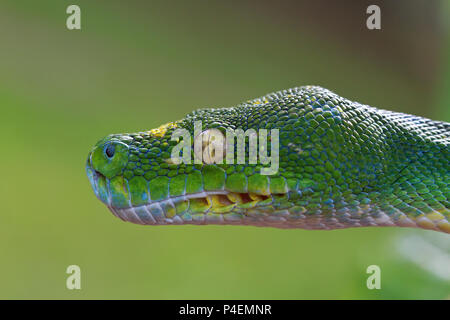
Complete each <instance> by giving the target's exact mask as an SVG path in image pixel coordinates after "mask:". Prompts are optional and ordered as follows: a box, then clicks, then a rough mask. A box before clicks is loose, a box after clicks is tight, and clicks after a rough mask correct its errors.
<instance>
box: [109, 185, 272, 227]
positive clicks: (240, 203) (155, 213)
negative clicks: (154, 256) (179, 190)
mask: <svg viewBox="0 0 450 320" xmlns="http://www.w3.org/2000/svg"><path fill="white" fill-rule="evenodd" d="M271 203H272V197H271V196H262V195H256V194H252V193H250V194H242V193H233V192H227V191H219V192H208V193H205V192H203V193H198V194H193V195H186V196H181V197H175V198H171V199H167V200H163V201H157V202H151V203H148V204H145V205H140V206H134V207H129V208H115V207H112V206H108V208H109V209H110V210H111V211H112V213H113V214H114V215H115V216H116V217H118V218H120V219H121V220H123V221H129V222H132V223H135V224H142V225H172V224H233V223H238V222H242V220H243V218H244V217H245V216H246V214H247V212H248V210H249V209H250V210H252V211H253V213H254V214H256V215H260V216H261V217H264V216H267V214H264V213H263V210H261V212H258V207H263V206H264V207H266V208H267V206H268V205H270V204H271Z"/></svg>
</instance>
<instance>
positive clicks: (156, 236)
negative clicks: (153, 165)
mask: <svg viewBox="0 0 450 320" xmlns="http://www.w3.org/2000/svg"><path fill="white" fill-rule="evenodd" d="M372 3H374V4H379V5H380V7H381V14H382V30H379V31H369V30H367V29H366V27H365V20H366V18H367V15H366V13H365V11H366V8H367V6H368V5H369V4H372ZM69 4H77V5H79V6H80V8H81V18H82V30H79V31H78V30H74V31H69V30H67V29H66V18H67V16H68V15H67V14H66V8H67V6H68V5H69ZM449 18H450V5H449V2H448V1H445V0H444V1H425V0H423V1H419V0H418V1H371V2H367V1H350V0H348V1H339V4H337V1H336V3H335V2H334V1H323V0H322V1H281V2H280V1H277V2H274V1H259V2H251V1H239V2H238V1H113V0H109V1H100V0H98V1H92V0H71V1H65V0H59V1H50V0H40V1H32V0H21V1H16V0H2V2H1V3H0V37H1V50H0V133H1V136H2V139H1V146H2V150H3V151H2V156H1V157H0V165H1V168H2V179H1V180H2V181H1V184H0V187H1V194H2V196H1V197H2V198H1V200H2V204H3V205H2V209H1V214H0V254H1V263H0V298H7V299H9V298H25V299H30V298H42V299H48V298H61V299H81V298H88V299H91V298H102V299H103V298H105V299H109V298H114V299H122V298H124V299H141V298H146V299H199V298H201V299H317V298H321V299H394V298H397V299H410V298H416V299H431V298H433V299H443V298H448V297H449V296H450V283H449V281H448V280H449V278H447V279H445V277H444V278H443V277H439V276H438V275H436V274H434V273H433V272H431V271H430V270H425V269H424V268H422V267H421V266H420V265H419V264H416V263H413V262H411V261H410V260H408V259H407V258H406V257H405V256H403V255H402V252H401V250H398V248H397V246H396V243H398V241H399V239H401V238H402V237H405V236H408V235H414V236H420V237H423V238H424V239H427V238H430V237H434V236H435V235H434V234H433V233H432V232H429V231H424V230H407V229H397V228H362V229H347V230H340V231H331V232H330V231H307V230H277V229H266V228H253V227H229V226H204V227H196V226H176V227H170V226H168V227H149V226H147V227H146V226H138V225H133V224H131V223H123V222H122V221H120V220H119V219H117V218H115V217H113V215H112V214H111V213H110V212H109V211H108V210H107V208H106V207H105V206H104V205H103V204H102V203H101V202H100V201H98V200H97V199H96V198H95V195H94V193H93V192H92V190H91V187H90V185H89V182H88V179H87V178H86V175H85V171H84V165H85V160H86V157H87V153H88V151H89V150H90V148H91V147H92V146H93V145H94V143H95V142H96V141H97V140H98V139H100V138H101V137H103V136H104V135H107V134H109V133H119V132H135V131H142V130H147V129H150V128H154V127H157V126H159V125H160V124H162V123H166V122H169V121H173V120H177V119H180V118H182V117H183V116H184V115H185V114H186V113H188V112H190V111H192V110H194V109H196V108H199V107H206V106H215V107H227V106H231V105H234V104H237V103H239V102H242V101H244V100H247V99H250V98H255V97H258V96H261V95H264V94H266V93H269V92H272V91H275V90H280V89H285V88H289V87H293V86H299V85H307V84H314V85H321V86H324V87H326V88H329V89H331V90H333V91H335V92H337V93H338V94H340V95H342V96H344V97H347V98H349V99H353V100H357V101H359V102H363V103H367V104H370V105H372V106H377V107H380V108H385V109H391V110H396V111H401V112H408V113H414V114H417V115H421V116H427V117H430V118H433V119H436V120H444V121H450V35H449V30H450V26H449V24H448V22H449V20H450V19H449ZM443 236H444V238H440V239H441V240H443V241H441V243H444V247H445V246H447V248H444V249H448V243H449V242H448V240H449V238H448V236H447V235H443ZM444 251H445V250H444ZM447 253H448V251H447ZM420 254H421V252H420V250H418V251H417V255H420ZM444 254H445V252H444ZM447 259H448V255H447ZM71 264H76V265H79V266H80V267H81V273H82V284H81V285H82V289H81V290H72V291H71V290H68V289H66V278H67V274H66V273H65V272H66V268H67V266H68V265H71ZM373 264H375V265H379V266H380V267H381V270H382V280H381V286H382V288H381V290H368V289H367V287H366V279H367V277H368V274H366V268H367V267H368V266H369V265H373Z"/></svg>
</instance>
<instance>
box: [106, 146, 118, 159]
mask: <svg viewBox="0 0 450 320" xmlns="http://www.w3.org/2000/svg"><path fill="white" fill-rule="evenodd" d="M115 153H116V146H115V145H114V144H111V143H109V144H108V145H107V146H106V148H105V154H106V157H108V159H112V157H114V154H115Z"/></svg>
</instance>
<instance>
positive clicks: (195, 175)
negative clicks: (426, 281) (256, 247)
mask: <svg viewBox="0 0 450 320" xmlns="http://www.w3.org/2000/svg"><path fill="white" fill-rule="evenodd" d="M198 123H200V124H201V126H200V127H198V126H197V125H196V124H198ZM180 132H181V134H180ZM228 132H235V133H236V132H238V133H239V135H237V134H236V135H235V136H234V138H233V136H231V135H230V137H231V139H228ZM225 134H226V135H227V137H226V139H225V140H224V139H221V135H222V138H224V137H225ZM239 137H240V138H241V140H239ZM242 137H243V138H242ZM254 138H256V139H254ZM258 138H259V140H258ZM224 141H225V142H224ZM255 141H256V142H255ZM197 142H198V143H197ZM449 146H450V123H447V122H442V121H435V120H430V119H427V118H423V117H419V116H414V115H409V114H405V113H399V112H393V111H388V110H384V109H378V108H375V107H371V106H369V105H365V104H362V103H359V102H356V101H352V100H349V99H346V98H343V97H341V96H339V95H338V94H336V93H334V92H332V91H330V90H328V89H325V88H322V87H319V86H301V87H295V88H291V89H286V90H282V91H277V92H273V93H270V94H267V95H265V96H262V97H260V98H257V99H253V100H248V101H246V102H243V103H241V104H239V105H236V106H233V107H229V108H202V109H198V110H195V111H193V112H191V113H189V114H187V115H186V116H185V118H183V119H181V120H177V121H173V122H170V123H167V124H164V125H162V126H160V127H158V128H156V129H152V130H146V131H142V132H136V133H123V134H110V135H108V136H106V137H104V138H103V139H101V140H100V141H98V142H97V143H96V144H95V145H94V147H93V148H92V150H91V151H90V152H89V154H88V158H87V162H86V172H87V176H88V178H89V181H90V184H91V186H92V189H93V191H94V193H95V195H96V197H97V198H98V199H100V200H101V202H103V203H104V204H105V205H106V206H107V207H108V208H109V209H110V211H111V212H112V213H113V214H114V215H115V216H117V217H118V218H120V219H122V220H124V221H128V222H132V223H135V224H140V225H187V224H191V225H238V226H257V227H274V228H283V229H285V228H286V229H287V228H299V229H309V230H334V229H343V228H353V227H383V226H391V227H411V228H421V229H428V230H434V231H438V232H444V233H450V221H449V213H450V201H449V199H450V152H449V151H450V148H449ZM255 147H256V151H254V150H252V148H253V149H255ZM275 147H277V148H275ZM238 151H240V152H241V158H240V159H239V160H240V161H238V160H236V159H238V154H237V153H238ZM174 154H175V155H177V154H178V155H179V157H178V158H177V157H175V158H174ZM225 154H226V157H225V156H224V155H225ZM269 154H270V159H272V163H268V161H267V160H268V159H269ZM208 155H209V156H208ZM229 155H231V156H229ZM224 157H225V158H224ZM255 160H256V161H255ZM271 169H273V170H271Z"/></svg>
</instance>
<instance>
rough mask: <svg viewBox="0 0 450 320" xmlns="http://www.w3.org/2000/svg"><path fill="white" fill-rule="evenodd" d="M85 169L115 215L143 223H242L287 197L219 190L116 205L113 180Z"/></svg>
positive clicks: (261, 213) (258, 215)
mask: <svg viewBox="0 0 450 320" xmlns="http://www.w3.org/2000/svg"><path fill="white" fill-rule="evenodd" d="M86 171H87V175H88V178H89V180H90V182H91V186H92V188H93V190H94V193H95V195H96V196H97V198H98V199H100V200H101V201H102V202H103V203H104V204H106V206H107V207H108V208H109V210H110V211H111V212H112V213H113V214H114V215H115V216H116V217H118V218H119V219H121V220H123V221H128V222H132V223H135V224H141V225H172V224H199V225H201V224H242V223H243V221H250V220H252V219H261V218H264V217H267V216H268V214H267V211H266V210H264V209H265V208H267V207H268V206H271V205H272V204H273V202H274V200H276V199H279V198H280V197H283V196H286V195H281V194H269V195H260V194H255V193H251V192H248V193H237V192H231V191H228V190H217V191H202V192H197V193H190V194H183V195H180V196H170V197H167V198H166V199H162V200H158V201H154V200H150V199H149V200H148V201H147V202H146V203H144V204H140V205H133V203H132V202H131V197H128V198H127V199H126V204H125V205H123V206H121V207H118V206H116V205H114V204H113V202H114V201H113V199H112V198H113V195H112V192H111V185H110V179H108V178H106V177H105V176H104V175H102V174H101V173H100V172H98V171H96V170H94V169H92V167H91V166H89V165H87V166H86ZM125 188H126V187H125ZM128 194H129V192H128ZM252 217H253V218H252ZM249 218H250V219H249Z"/></svg>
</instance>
